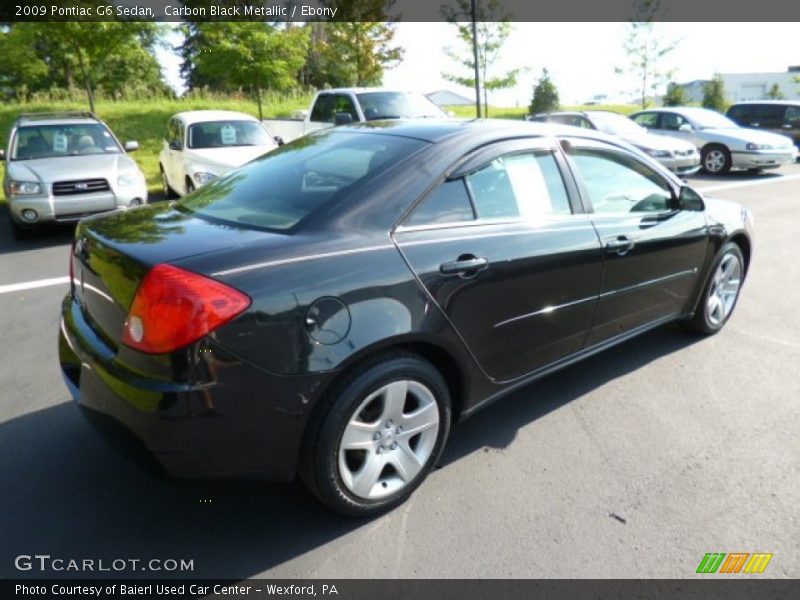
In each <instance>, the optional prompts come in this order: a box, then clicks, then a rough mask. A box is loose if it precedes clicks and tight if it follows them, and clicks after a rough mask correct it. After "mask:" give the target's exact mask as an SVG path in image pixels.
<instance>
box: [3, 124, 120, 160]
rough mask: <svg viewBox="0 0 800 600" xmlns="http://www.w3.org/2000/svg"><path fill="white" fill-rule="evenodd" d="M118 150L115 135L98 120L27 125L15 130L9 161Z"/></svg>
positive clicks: (109, 152) (118, 151) (108, 152)
mask: <svg viewBox="0 0 800 600" xmlns="http://www.w3.org/2000/svg"><path fill="white" fill-rule="evenodd" d="M121 153H122V148H120V147H119V144H118V143H117V141H116V140H115V139H114V136H113V135H111V132H110V131H109V130H108V129H106V128H105V126H103V125H101V124H99V123H77V124H71V125H67V124H65V125H26V126H23V127H20V128H19V129H17V134H16V136H15V138H14V145H13V148H12V149H11V160H33V159H37V158H53V157H57V156H77V155H83V154H121Z"/></svg>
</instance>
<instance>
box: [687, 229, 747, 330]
mask: <svg viewBox="0 0 800 600" xmlns="http://www.w3.org/2000/svg"><path fill="white" fill-rule="evenodd" d="M728 256H733V257H735V259H736V260H737V261H738V263H739V273H740V282H739V289H738V290H737V292H736V296H735V297H734V298H733V304H732V305H731V307H730V309H729V310H728V311H727V314H726V315H725V317H724V319H722V320H721V321H719V322H714V321H713V319H712V317H711V315H710V314H709V308H708V303H709V298H710V296H711V294H712V293H713V292H714V289H715V285H716V284H715V280H714V276H715V274H716V273H717V270H718V269H719V266H720V264H721V263H722V261H723V260H725V259H726V257H728ZM708 273H709V274H708V280H707V281H706V283H705V286H704V287H703V293H702V294H701V295H700V300H699V301H698V303H697V309H696V310H695V313H694V316H693V317H692V318H691V319H690V320H688V321H684V322H683V325H684V327H685V328H686V329H687V330H689V331H691V332H693V333H698V334H700V335H713V334H715V333H717V332H718V331H720V330H721V329H722V328H723V327H724V326H725V323H727V322H728V319H730V317H731V315H732V314H733V310H734V309H735V308H736V303H737V302H738V300H739V294H740V292H741V289H742V283H743V282H744V276H745V263H744V256H743V255H742V250H741V248H739V246H738V244H735V243H734V242H728V243H727V244H725V245H724V246H723V247H722V248H721V249H720V251H719V252H718V253H717V256H716V258H715V259H714V263H713V264H712V265H711V269H709V271H708Z"/></svg>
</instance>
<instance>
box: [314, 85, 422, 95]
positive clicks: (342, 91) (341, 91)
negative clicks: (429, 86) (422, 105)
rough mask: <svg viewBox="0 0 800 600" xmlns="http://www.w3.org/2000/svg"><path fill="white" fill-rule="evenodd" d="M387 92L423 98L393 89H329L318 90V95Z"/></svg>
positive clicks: (408, 91)
mask: <svg viewBox="0 0 800 600" xmlns="http://www.w3.org/2000/svg"><path fill="white" fill-rule="evenodd" d="M387 92H391V93H394V94H416V95H419V96H424V94H419V93H418V92H412V91H410V90H398V89H395V88H385V87H346V88H331V89H329V90H320V92H319V95H320V96H324V95H325V94H371V93H387Z"/></svg>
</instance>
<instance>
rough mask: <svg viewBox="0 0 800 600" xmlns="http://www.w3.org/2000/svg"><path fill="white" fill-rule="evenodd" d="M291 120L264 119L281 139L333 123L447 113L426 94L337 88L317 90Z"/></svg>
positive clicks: (376, 89) (408, 117) (444, 114)
mask: <svg viewBox="0 0 800 600" xmlns="http://www.w3.org/2000/svg"><path fill="white" fill-rule="evenodd" d="M298 113H300V114H298V116H297V118H294V119H264V121H263V122H264V125H266V126H267V128H268V129H269V131H270V133H272V135H274V136H276V137H279V138H281V140H282V141H283V142H291V141H292V140H294V139H297V138H299V137H301V136H304V135H306V134H307V133H311V132H312V131H316V130H318V129H326V128H328V127H334V126H336V125H346V124H348V123H358V122H363V121H378V120H381V119H431V118H441V117H447V116H448V115H447V114H446V113H445V112H444V111H443V110H442V109H441V108H439V107H438V106H437V105H436V104H434V103H433V101H431V100H430V99H428V97H427V96H424V95H423V94H418V93H415V92H404V91H399V90H389V89H383V88H338V89H332V90H323V91H321V92H317V95H316V96H314V101H313V102H312V103H311V109H310V110H309V111H307V112H304V111H298Z"/></svg>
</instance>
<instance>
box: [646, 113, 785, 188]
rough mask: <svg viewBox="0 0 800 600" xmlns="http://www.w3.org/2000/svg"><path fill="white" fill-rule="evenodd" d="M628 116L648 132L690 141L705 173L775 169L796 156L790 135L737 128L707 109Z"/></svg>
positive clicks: (726, 119)
mask: <svg viewBox="0 0 800 600" xmlns="http://www.w3.org/2000/svg"><path fill="white" fill-rule="evenodd" d="M631 119H633V120H634V121H635V122H636V123H638V124H639V125H641V126H642V127H644V128H645V129H647V130H648V131H650V133H655V134H658V135H666V136H669V137H674V138H678V139H682V140H686V141H688V142H692V143H693V144H694V145H695V146H697V148H698V149H699V150H700V157H701V164H702V165H703V169H705V170H706V172H708V173H727V172H728V171H730V170H731V169H748V170H751V171H760V170H761V169H776V168H778V167H780V166H781V165H785V164H789V163H793V162H794V161H795V159H796V158H797V148H796V147H795V145H794V142H793V141H792V139H791V138H789V137H787V136H785V135H778V134H776V133H769V132H767V131H759V130H757V129H747V128H746V127H739V126H738V125H737V124H736V123H734V122H733V121H731V120H730V119H728V118H727V117H723V116H722V115H721V114H719V113H718V112H715V111H713V110H708V109H707V108H695V107H673V108H658V109H652V110H643V111H641V112H638V113H635V114H633V115H631Z"/></svg>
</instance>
